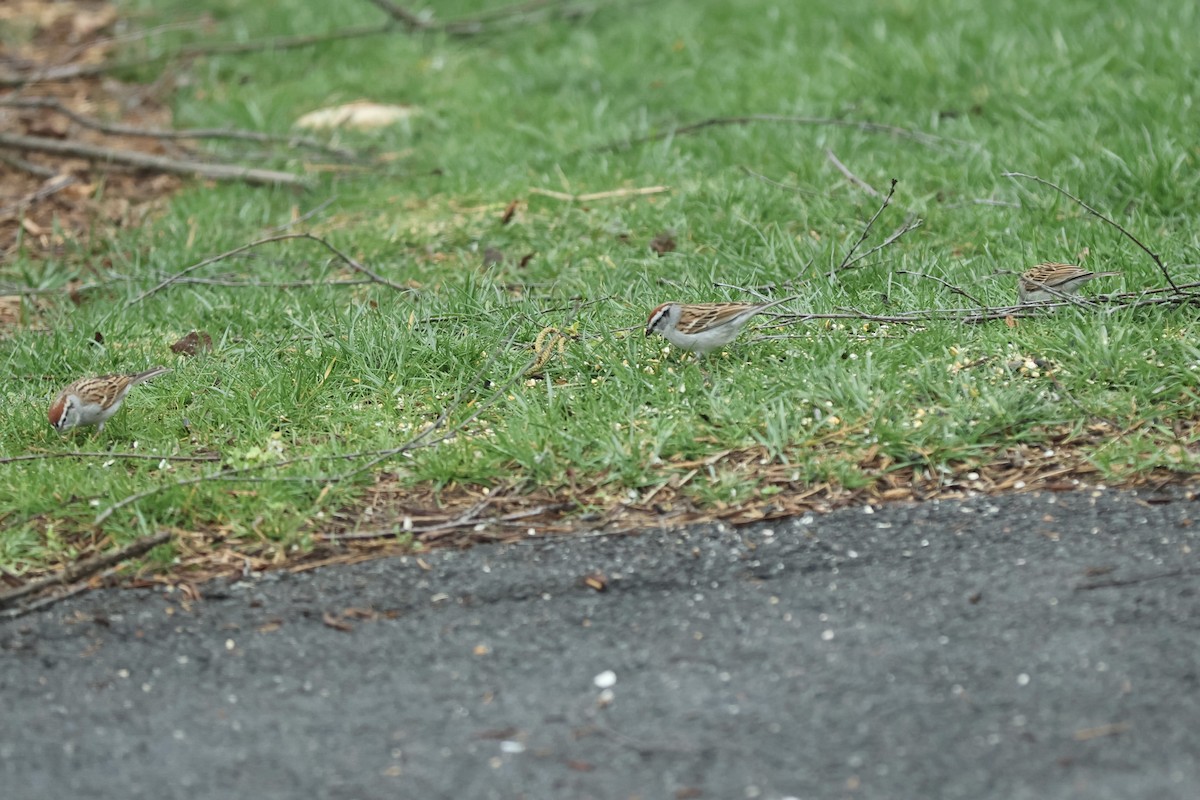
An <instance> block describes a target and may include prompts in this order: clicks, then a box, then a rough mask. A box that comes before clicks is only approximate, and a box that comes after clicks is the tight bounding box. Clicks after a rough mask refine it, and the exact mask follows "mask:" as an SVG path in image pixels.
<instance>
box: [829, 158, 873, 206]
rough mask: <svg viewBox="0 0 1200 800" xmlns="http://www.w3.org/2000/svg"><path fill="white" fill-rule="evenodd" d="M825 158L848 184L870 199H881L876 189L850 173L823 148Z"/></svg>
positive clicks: (848, 169)
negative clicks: (864, 193) (861, 191)
mask: <svg viewBox="0 0 1200 800" xmlns="http://www.w3.org/2000/svg"><path fill="white" fill-rule="evenodd" d="M825 157H826V158H828V159H829V160H830V161H831V162H832V163H833V166H835V167H837V171H838V172H840V173H842V175H843V176H845V178H846V180H848V181H850V183H852V184H854V185H855V186H857V187H858V188H860V189H862V190H863V191H864V192H866V193H867V194H869V195H871V197H883V195H882V194H880V193H879V190H878V189H876V188H875V187H874V186H872V185H871V184H869V183H867V182H866V181H864V180H863V179H862V178H860V177H858V176H857V175H855V174H854V173H853V172H851V171H850V168H849V167H847V166H846V165H845V164H843V163H842V162H841V161H840V160H839V159H838V157H837V156H836V155H834V153H833V151H832V150H830V149H829V148H825Z"/></svg>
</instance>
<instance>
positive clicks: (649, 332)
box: [646, 328, 654, 338]
mask: <svg viewBox="0 0 1200 800" xmlns="http://www.w3.org/2000/svg"><path fill="white" fill-rule="evenodd" d="M652 333H654V331H653V330H652V329H650V328H646V337H647V338H649V337H650V334H652Z"/></svg>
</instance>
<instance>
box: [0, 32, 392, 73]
mask: <svg viewBox="0 0 1200 800" xmlns="http://www.w3.org/2000/svg"><path fill="white" fill-rule="evenodd" d="M394 29H395V24H394V23H393V22H391V21H390V20H389V21H388V22H386V23H384V24H383V25H370V26H360V27H353V28H342V29H341V30H336V31H330V32H328V33H318V34H306V35H303V36H280V37H276V38H271V39H256V40H254V41H249V42H217V43H215V44H213V43H210V44H194V45H184V46H183V47H181V48H180V49H179V50H176V51H174V52H170V53H160V54H157V55H152V56H144V57H141V58H129V59H124V60H120V61H103V62H100V63H96V64H66V65H63V66H58V67H42V68H38V69H35V70H31V71H28V72H25V73H17V74H12V73H0V87H4V86H25V85H26V84H30V83H52V82H57V81H67V80H73V79H75V78H88V77H93V76H95V75H104V74H106V73H108V72H113V71H116V70H122V69H128V68H131V67H142V66H145V65H147V64H157V63H159V62H160V61H167V60H169V59H172V58H181V59H188V58H196V57H199V56H209V55H240V54H243V53H257V52H261V51H263V50H291V49H294V48H297V47H311V46H313V45H316V44H323V43H325V42H335V41H340V40H344V39H359V38H362V37H365V36H379V35H381V34H386V33H391V32H392V31H393V30H394Z"/></svg>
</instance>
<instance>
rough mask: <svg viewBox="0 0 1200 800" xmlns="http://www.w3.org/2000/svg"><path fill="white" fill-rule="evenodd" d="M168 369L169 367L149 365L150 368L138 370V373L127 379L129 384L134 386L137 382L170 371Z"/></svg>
mask: <svg viewBox="0 0 1200 800" xmlns="http://www.w3.org/2000/svg"><path fill="white" fill-rule="evenodd" d="M170 371H171V369H170V367H151V368H150V369H148V370H146V371H145V372H139V373H138V374H136V375H134V376H133V377H131V378H130V379H129V385H130V386H136V385H137V384H139V383H142V382H143V381H148V380H150V379H151V378H157V377H158V376H159V375H162V374H163V373H164V372H170Z"/></svg>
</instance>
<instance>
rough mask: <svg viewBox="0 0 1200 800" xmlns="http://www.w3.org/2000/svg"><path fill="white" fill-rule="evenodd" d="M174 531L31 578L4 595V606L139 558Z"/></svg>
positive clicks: (1, 602)
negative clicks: (49, 573)
mask: <svg viewBox="0 0 1200 800" xmlns="http://www.w3.org/2000/svg"><path fill="white" fill-rule="evenodd" d="M170 539H171V532H170V531H159V532H158V533H155V534H152V535H150V536H143V537H141V538H140V539H136V540H134V541H133V542H130V543H129V544H127V545H125V546H124V547H121V548H118V549H116V550H114V551H112V552H111V553H103V554H101V555H98V556H94V557H92V558H89V559H85V560H83V561H80V562H79V563H77V564H72V565H70V566H68V567H66V568H65V569H64V570H63V571H62V572H60V573H58V574H56V575H47V576H45V577H44V578H38V579H37V580H32V581H29V582H28V583H26V584H24V585H22V586H19V587H17V588H16V589H13V590H11V591H8V592H4V593H3V594H0V607H2V606H6V605H8V604H10V603H12V602H13V601H14V600H19V599H21V598H22V597H28V596H29V595H31V594H34V593H35V592H39V591H41V590H42V589H46V588H48V587H50V586H65V585H67V584H71V583H75V582H76V581H79V580H82V579H84V578H86V577H88V576H89V575H94V574H95V573H97V572H99V571H101V570H103V569H107V568H108V567H111V566H114V565H116V564H120V563H121V562H122V561H125V560H126V559H129V558H136V557H137V556H140V555H142V554H143V553H145V552H147V551H149V550H152V549H154V548H155V547H157V546H158V545H160V544H163V543H165V542H168V541H170Z"/></svg>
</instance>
